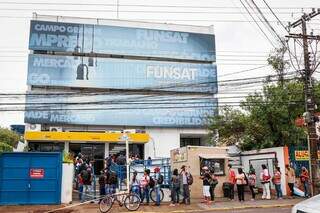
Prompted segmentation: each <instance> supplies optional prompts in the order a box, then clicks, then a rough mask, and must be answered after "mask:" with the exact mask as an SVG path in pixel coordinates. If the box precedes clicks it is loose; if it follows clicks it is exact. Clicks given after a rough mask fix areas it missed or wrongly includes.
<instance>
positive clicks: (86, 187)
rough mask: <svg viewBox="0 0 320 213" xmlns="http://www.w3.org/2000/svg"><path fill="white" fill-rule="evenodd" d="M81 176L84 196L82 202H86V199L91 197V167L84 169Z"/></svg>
mask: <svg viewBox="0 0 320 213" xmlns="http://www.w3.org/2000/svg"><path fill="white" fill-rule="evenodd" d="M80 175H81V178H82V180H83V196H82V200H81V202H84V201H85V200H86V197H88V199H91V198H92V197H91V184H92V179H93V178H92V174H91V168H90V167H88V168H87V169H86V170H82V172H81V174H80Z"/></svg>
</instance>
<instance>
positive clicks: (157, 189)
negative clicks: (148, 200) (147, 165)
mask: <svg viewBox="0 0 320 213" xmlns="http://www.w3.org/2000/svg"><path fill="white" fill-rule="evenodd" d="M154 182H155V192H156V204H155V205H156V206H160V201H161V199H160V188H161V184H162V183H163V176H162V175H161V173H160V168H159V167H156V168H154Z"/></svg>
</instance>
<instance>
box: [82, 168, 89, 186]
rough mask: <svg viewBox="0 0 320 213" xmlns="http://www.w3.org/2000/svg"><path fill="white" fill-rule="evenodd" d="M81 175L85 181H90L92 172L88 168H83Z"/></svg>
mask: <svg viewBox="0 0 320 213" xmlns="http://www.w3.org/2000/svg"><path fill="white" fill-rule="evenodd" d="M80 176H81V178H82V180H83V182H84V183H88V182H90V178H91V174H90V172H89V171H87V170H82V171H81V175H80Z"/></svg>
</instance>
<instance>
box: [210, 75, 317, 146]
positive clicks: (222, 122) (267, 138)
mask: <svg viewBox="0 0 320 213" xmlns="http://www.w3.org/2000/svg"><path fill="white" fill-rule="evenodd" d="M315 86H316V92H315V93H316V94H315V95H316V97H320V84H319V83H317V84H316V85H315ZM316 101H317V103H320V102H319V99H317V100H316ZM303 112H304V95H303V85H302V84H301V83H299V82H296V81H290V82H283V84H273V85H265V86H264V87H263V90H262V92H255V93H253V94H250V95H249V96H248V97H246V99H245V100H244V101H242V102H241V106H240V109H232V108H230V107H229V108H228V107H227V108H223V109H222V110H221V113H220V115H218V116H215V117H212V118H211V123H210V126H209V129H210V130H214V129H218V132H219V142H220V143H222V144H225V145H230V144H237V145H239V147H240V148H241V149H243V150H252V149H261V148H269V147H277V146H284V145H292V144H297V143H299V142H300V141H301V140H304V139H305V138H306V134H305V132H304V130H303V129H302V128H299V127H296V126H295V123H294V121H295V119H296V118H297V117H299V116H301V115H302V114H303Z"/></svg>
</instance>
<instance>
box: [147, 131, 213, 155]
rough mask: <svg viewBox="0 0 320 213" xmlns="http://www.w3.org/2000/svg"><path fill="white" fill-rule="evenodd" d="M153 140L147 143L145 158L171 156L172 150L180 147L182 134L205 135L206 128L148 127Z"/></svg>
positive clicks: (206, 132)
mask: <svg viewBox="0 0 320 213" xmlns="http://www.w3.org/2000/svg"><path fill="white" fill-rule="evenodd" d="M146 132H147V133H149V134H150V137H151V140H150V142H149V143H147V144H145V158H148V157H149V156H150V157H151V158H155V157H156V158H157V157H161V158H163V157H164V158H169V157H170V150H172V149H176V148H179V147H180V136H194V137H205V136H206V135H207V134H208V131H207V130H206V129H192V128H146Z"/></svg>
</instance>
